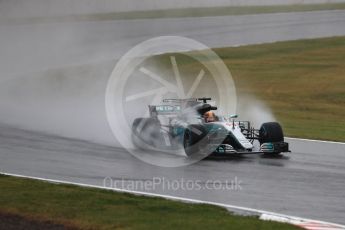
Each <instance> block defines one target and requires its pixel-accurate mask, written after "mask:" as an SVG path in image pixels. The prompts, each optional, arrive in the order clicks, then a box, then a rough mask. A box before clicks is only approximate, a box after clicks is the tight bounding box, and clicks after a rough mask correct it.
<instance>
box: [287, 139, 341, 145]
mask: <svg viewBox="0 0 345 230" xmlns="http://www.w3.org/2000/svg"><path fill="white" fill-rule="evenodd" d="M285 138H286V139H291V140H298V141H310V142H320V143H329V144H339V145H345V142H337V141H322V140H313V139H303V138H295V137H285Z"/></svg>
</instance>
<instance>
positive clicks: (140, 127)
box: [132, 118, 161, 149]
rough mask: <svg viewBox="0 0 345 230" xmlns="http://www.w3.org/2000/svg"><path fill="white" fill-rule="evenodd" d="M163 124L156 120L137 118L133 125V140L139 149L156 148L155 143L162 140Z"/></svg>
mask: <svg viewBox="0 0 345 230" xmlns="http://www.w3.org/2000/svg"><path fill="white" fill-rule="evenodd" d="M160 128H161V124H160V122H159V120H157V119H154V118H137V119H135V120H134V122H133V124H132V140H133V144H134V145H135V146H136V147H137V148H141V149H147V148H149V147H154V142H155V141H156V140H157V139H159V138H160Z"/></svg>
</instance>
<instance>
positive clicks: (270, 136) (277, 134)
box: [259, 122, 284, 144]
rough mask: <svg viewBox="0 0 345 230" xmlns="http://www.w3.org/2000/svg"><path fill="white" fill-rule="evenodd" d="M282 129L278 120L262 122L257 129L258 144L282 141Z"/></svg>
mask: <svg viewBox="0 0 345 230" xmlns="http://www.w3.org/2000/svg"><path fill="white" fill-rule="evenodd" d="M283 141H284V134H283V129H282V127H281V126H280V124H279V123H278V122H267V123H263V124H262V125H261V127H260V130H259V142H260V144H263V143H267V142H283Z"/></svg>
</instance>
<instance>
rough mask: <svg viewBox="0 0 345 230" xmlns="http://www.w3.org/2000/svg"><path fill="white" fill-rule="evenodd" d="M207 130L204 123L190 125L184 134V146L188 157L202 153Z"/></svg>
mask: <svg viewBox="0 0 345 230" xmlns="http://www.w3.org/2000/svg"><path fill="white" fill-rule="evenodd" d="M206 135H207V132H206V129H205V127H204V126H202V125H189V126H188V127H187V128H186V130H185V132H184V136H183V147H184V150H185V152H186V154H187V156H188V157H191V156H193V155H196V154H200V153H201V152H202V151H203V150H204V149H203V148H204V147H205V145H204V144H203V143H204V142H205V140H204V138H205V137H206Z"/></svg>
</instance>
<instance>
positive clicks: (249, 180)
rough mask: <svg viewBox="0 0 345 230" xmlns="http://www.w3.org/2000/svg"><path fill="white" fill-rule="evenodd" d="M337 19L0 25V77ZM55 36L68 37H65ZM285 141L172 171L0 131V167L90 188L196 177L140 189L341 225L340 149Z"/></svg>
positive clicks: (241, 40) (340, 14) (306, 31)
mask: <svg viewBox="0 0 345 230" xmlns="http://www.w3.org/2000/svg"><path fill="white" fill-rule="evenodd" d="M344 23H345V11H322V12H304V13H280V14H267V15H250V16H248V15H245V16H224V17H205V18H201V19H200V18H183V19H156V20H131V21H95V22H90V21H82V22H69V23H66V22H64V23H47V24H40V25H30V24H23V25H7V24H0V32H1V37H0V39H1V40H0V51H1V52H0V53H1V54H6V55H7V56H6V58H3V59H2V61H1V63H0V73H1V77H5V78H8V77H11V76H15V75H17V74H21V73H26V72H31V71H41V70H44V69H50V68H65V67H67V66H72V65H79V64H85V63H95V62H96V63H98V62H102V61H107V60H112V59H117V58H119V57H120V56H121V55H122V54H124V53H125V52H126V51H127V50H128V49H129V48H130V47H132V46H133V45H135V44H137V43H138V42H141V41H143V40H145V39H148V38H151V37H154V36H159V35H182V36H188V37H191V38H196V39H197V40H198V41H201V42H203V43H205V44H206V45H208V46H211V47H219V46H231V45H245V44H256V43H264V42H272V41H280V40H291V39H300V38H314V37H327V36H335V35H345V26H344ZM23 34H25V35H26V36H23ZM63 34H78V36H74V37H73V38H74V39H73V40H69V39H67V37H66V36H63ZM57 35H59V36H60V35H62V37H59V36H57ZM42 38H44V39H42ZM57 38H58V39H57ZM64 38H65V40H64ZM17 47H19V49H17ZM14 49H15V50H16V53H15V55H13V53H12V51H13V50H14ZM9 54H11V55H9ZM27 54H34V55H35V57H34V58H33V57H32V56H31V55H27ZM51 54H54V55H51ZM55 54H56V55H55ZM57 54H58V55H57ZM14 63H15V64H14ZM100 97H102V98H103V94H102V95H100ZM0 111H1V110H0ZM1 112H4V111H1ZM72 128H73V127H72ZM90 130H92V128H91V129H90ZM289 142H290V144H291V149H292V151H293V152H292V153H291V154H286V155H284V156H283V157H281V158H273V159H272V158H264V157H261V156H259V155H251V156H245V157H240V158H228V159H218V160H205V161H202V162H199V163H197V164H194V165H191V166H188V167H182V168H160V167H155V166H151V165H148V164H146V163H143V162H141V161H139V160H137V159H136V158H134V157H132V156H131V155H130V154H128V153H127V152H126V151H125V150H123V149H121V148H114V147H107V146H104V145H99V144H93V143H89V142H85V141H79V140H73V139H67V138H61V137H57V136H51V135H46V134H40V133H35V132H32V131H24V130H19V129H16V128H12V127H9V126H5V125H1V126H0V171H1V172H8V173H15V174H23V175H27V176H36V177H43V178H49V179H58V180H67V181H73V182H79V183H88V184H93V185H102V184H103V179H104V178H105V177H111V178H113V179H118V180H122V179H124V180H127V182H126V183H127V184H128V183H129V182H128V181H132V180H134V181H150V180H152V179H153V178H157V177H158V178H165V180H166V181H170V182H172V181H174V180H181V179H182V178H184V180H185V181H187V180H194V181H199V182H200V183H199V184H201V185H202V187H201V189H191V190H188V189H187V190H182V189H177V190H174V189H163V188H162V187H161V186H158V187H156V189H155V190H149V192H157V193H163V194H169V195H175V196H183V197H187V198H195V199H202V200H207V201H215V202H222V203H225V204H232V205H238V206H245V207H250V208H257V209H264V210H267V211H275V212H279V213H283V214H289V215H294V216H301V217H306V218H313V219H320V220H325V221H331V222H335V223H341V224H345V220H344V213H345V190H344V188H345V145H343V144H328V143H317V142H308V141H299V140H289ZM235 178H237V179H238V180H239V181H241V183H240V185H241V188H242V189H241V190H236V191H234V190H229V189H226V190H224V189H220V190H216V189H207V188H206V184H205V183H206V182H207V181H208V180H213V181H215V180H216V181H220V182H223V183H225V182H226V181H229V180H234V179H235ZM125 185H126V184H125ZM0 186H1V185H0Z"/></svg>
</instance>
